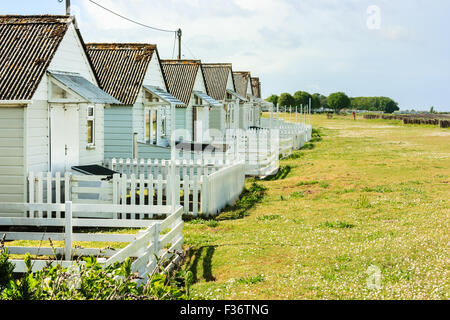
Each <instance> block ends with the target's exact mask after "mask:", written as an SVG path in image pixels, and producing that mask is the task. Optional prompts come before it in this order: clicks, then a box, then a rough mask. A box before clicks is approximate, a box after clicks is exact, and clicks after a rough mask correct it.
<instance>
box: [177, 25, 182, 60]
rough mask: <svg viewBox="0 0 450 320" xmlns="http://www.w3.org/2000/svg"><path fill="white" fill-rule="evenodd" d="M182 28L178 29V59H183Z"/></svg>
mask: <svg viewBox="0 0 450 320" xmlns="http://www.w3.org/2000/svg"><path fill="white" fill-rule="evenodd" d="M181 35H182V32H181V29H178V30H177V37H178V60H181Z"/></svg>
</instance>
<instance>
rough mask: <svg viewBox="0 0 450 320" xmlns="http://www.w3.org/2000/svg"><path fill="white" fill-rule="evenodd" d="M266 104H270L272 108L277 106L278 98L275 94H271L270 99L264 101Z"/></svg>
mask: <svg viewBox="0 0 450 320" xmlns="http://www.w3.org/2000/svg"><path fill="white" fill-rule="evenodd" d="M266 101H268V102H272V103H273V105H274V106H277V104H278V96H277V95H276V94H272V95H271V96H270V97H268V98H267V99H266Z"/></svg>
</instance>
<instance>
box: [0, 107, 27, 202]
mask: <svg viewBox="0 0 450 320" xmlns="http://www.w3.org/2000/svg"><path fill="white" fill-rule="evenodd" d="M24 113H25V109H24V108H23V107H17V108H13V107H11V108H0V202H22V201H24V200H25V198H24V191H25V169H24V168H25V165H26V162H25V155H24V149H25V148H24V147H25V146H24V141H25V139H24V136H25V134H24V132H25V129H24V123H25V121H24Z"/></svg>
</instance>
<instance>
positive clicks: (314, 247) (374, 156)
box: [184, 115, 450, 299]
mask: <svg viewBox="0 0 450 320" xmlns="http://www.w3.org/2000/svg"><path fill="white" fill-rule="evenodd" d="M312 124H313V127H314V128H316V129H318V130H319V132H320V135H321V137H315V138H314V139H313V141H312V142H311V143H309V144H308V145H307V146H306V148H304V150H302V151H298V152H296V153H295V154H294V156H293V157H292V158H291V159H290V160H283V161H281V162H280V166H281V167H282V169H283V171H282V174H280V175H278V176H277V177H276V179H272V180H269V179H268V180H265V181H257V183H258V184H259V185H261V186H264V187H265V188H266V190H265V193H264V195H263V196H261V195H262V193H263V191H262V190H261V189H257V188H256V189H255V188H254V187H252V182H253V181H250V180H249V181H247V188H248V189H249V190H250V191H251V190H253V191H254V192H253V193H251V192H249V193H248V195H247V196H246V197H245V199H244V201H241V202H240V203H239V204H238V205H237V206H235V207H234V208H232V209H229V210H227V211H226V212H225V213H223V214H222V215H221V216H220V217H219V218H218V219H216V221H205V222H204V223H202V221H201V220H196V221H194V222H193V223H189V222H188V223H186V226H185V231H184V235H185V242H186V247H192V250H191V251H190V255H189V257H188V260H187V261H186V265H185V268H186V269H190V270H191V271H192V272H193V273H194V277H195V279H196V283H195V285H194V286H193V292H194V293H195V294H197V295H199V296H202V297H205V298H208V299H211V298H219V299H448V298H449V279H450V277H449V257H450V255H449V240H450V237H449V233H450V232H449V230H450V228H449V221H450V219H449V214H450V210H449V198H450V130H448V129H440V128H437V127H431V126H404V125H403V124H401V123H400V122H399V121H385V120H363V119H357V121H354V120H353V118H352V116H347V117H337V118H336V117H335V118H333V119H327V118H326V116H325V115H320V116H319V115H317V116H313V118H312ZM258 195H259V197H258Z"/></svg>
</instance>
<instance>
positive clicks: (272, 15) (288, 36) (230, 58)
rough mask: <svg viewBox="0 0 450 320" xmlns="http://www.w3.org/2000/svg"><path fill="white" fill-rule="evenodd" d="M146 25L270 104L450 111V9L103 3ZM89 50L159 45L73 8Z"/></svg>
mask: <svg viewBox="0 0 450 320" xmlns="http://www.w3.org/2000/svg"><path fill="white" fill-rule="evenodd" d="M94 1H96V2H98V3H100V4H101V5H103V6H105V7H107V8H109V9H111V10H113V11H116V12H117V13H120V14H122V15H124V16H126V17H128V18H131V19H133V20H135V21H138V22H140V23H143V24H146V25H150V26H154V27H157V28H162V29H168V30H177V29H178V28H181V29H182V32H183V36H182V55H183V58H186V59H192V58H195V59H201V60H202V62H205V63H208V62H209V63H212V62H228V63H232V64H233V70H234V71H250V72H251V75H252V76H254V77H259V78H260V81H261V83H262V95H263V98H266V97H267V96H269V95H271V94H280V93H283V92H289V93H291V94H293V93H294V92H296V91H298V90H302V91H307V92H309V93H311V94H312V93H321V94H323V95H329V94H330V93H333V92H337V91H342V92H345V93H346V94H347V95H349V96H351V97H358V96H387V97H390V98H392V99H394V100H395V101H397V102H398V103H399V107H400V108H401V109H402V110H404V109H415V110H429V109H430V107H431V106H433V107H434V109H435V110H437V111H450V98H449V94H450V90H449V89H450V41H449V39H450V38H449V30H450V1H448V0H432V1H425V0H94ZM71 3H72V14H74V15H75V16H76V17H77V20H78V25H79V28H80V31H81V34H82V36H83V39H84V41H85V42H86V43H88V42H145V43H152V44H157V46H158V51H159V54H160V56H161V58H163V59H171V58H176V55H177V47H176V46H175V42H174V40H175V37H174V33H168V32H159V31H155V30H151V29H148V28H144V27H141V26H138V25H136V24H133V23H131V22H129V21H126V20H124V19H122V18H119V17H117V16H115V15H113V14H111V13H109V12H107V11H105V10H103V9H101V8H100V7H98V6H96V5H95V4H92V3H91V2H90V1H89V0H71ZM0 14H65V4H64V0H62V2H59V0H39V1H36V0H15V1H10V0H0Z"/></svg>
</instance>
